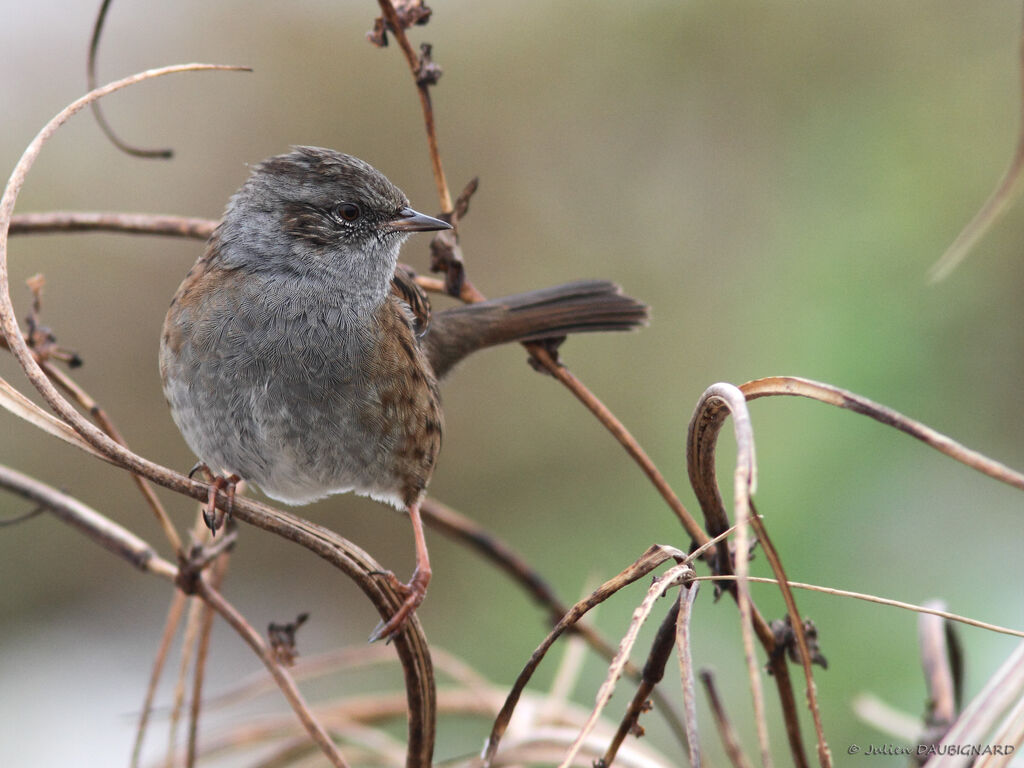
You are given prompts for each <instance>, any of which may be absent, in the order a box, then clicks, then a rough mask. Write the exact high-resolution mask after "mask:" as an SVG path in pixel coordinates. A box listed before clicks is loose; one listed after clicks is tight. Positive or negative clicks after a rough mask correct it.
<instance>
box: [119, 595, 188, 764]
mask: <svg viewBox="0 0 1024 768" xmlns="http://www.w3.org/2000/svg"><path fill="white" fill-rule="evenodd" d="M187 600H188V597H187V596H186V595H185V593H184V592H182V591H181V590H178V589H176V590H174V594H173V595H171V604H170V606H168V608H167V618H166V619H165V620H164V630H163V632H162V633H161V635H160V646H159V647H158V648H157V651H156V656H155V657H154V659H153V669H152V670H151V671H150V673H149V683H148V685H147V686H146V697H145V699H144V700H143V702H142V711H141V712H140V713H139V723H138V725H137V726H136V727H135V742H134V743H133V744H132V757H131V761H130V762H129V766H130V768H138V765H139V761H140V760H141V758H142V742H143V740H144V739H145V737H146V729H147V727H148V726H149V718H150V716H151V715H152V713H153V701H154V700H155V699H156V689H157V686H158V685H159V684H160V678H161V676H162V675H163V671H164V664H166V662H167V656H168V653H169V651H170V649H171V643H172V642H174V635H175V634H176V633H177V631H178V625H179V623H180V622H181V613H182V611H183V610H184V608H185V603H186V601H187Z"/></svg>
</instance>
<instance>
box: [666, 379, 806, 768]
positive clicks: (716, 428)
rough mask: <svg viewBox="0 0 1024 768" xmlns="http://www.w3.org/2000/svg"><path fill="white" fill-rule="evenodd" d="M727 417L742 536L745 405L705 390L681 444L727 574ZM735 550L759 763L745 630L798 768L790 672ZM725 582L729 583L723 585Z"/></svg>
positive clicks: (719, 566)
mask: <svg viewBox="0 0 1024 768" xmlns="http://www.w3.org/2000/svg"><path fill="white" fill-rule="evenodd" d="M730 413H732V414H733V415H734V416H735V415H737V414H738V415H739V418H738V419H736V420H735V421H734V423H735V431H736V443H737V457H736V470H735V473H734V482H733V494H734V503H735V508H736V512H737V518H738V521H737V528H738V529H739V530H740V531H742V529H743V528H745V527H746V525H745V522H746V520H747V519H748V518H747V515H748V502H749V495H750V494H751V493H753V489H754V486H755V483H756V466H755V463H754V450H753V435H752V430H751V428H750V417H749V413H748V412H747V408H746V403H745V400H744V398H743V396H742V393H741V392H740V390H738V389H737V388H736V387H733V386H732V385H726V384H716V385H713V386H711V387H709V388H708V389H707V390H706V391H705V392H704V394H703V395H702V396H701V398H700V400H699V401H698V403H697V407H696V409H695V411H694V414H693V417H692V418H691V419H690V426H689V430H688V433H687V442H686V463H687V471H688V473H689V476H690V484H691V486H692V487H693V490H694V493H696V495H697V500H698V502H699V503H700V506H701V509H702V510H703V512H704V517H705V520H706V522H707V528H708V531H709V532H710V533H712V534H713V535H715V537H716V539H718V545H717V552H716V556H715V558H714V560H713V565H714V569H715V572H716V573H723V574H730V575H731V571H732V555H731V552H730V548H729V544H728V542H727V541H726V540H725V537H724V536H721V533H722V532H724V531H726V530H728V526H729V519H728V516H727V515H726V512H725V506H724V504H723V502H722V497H721V494H720V493H719V492H718V482H717V480H716V478H715V446H716V445H717V442H718V434H719V432H720V431H721V429H722V425H723V424H724V423H725V419H726V417H727V416H728V415H729V414H730ZM741 521H742V522H741ZM736 550H737V553H738V554H739V558H738V562H737V574H736V586H734V587H732V588H730V589H729V593H730V594H731V595H732V596H733V598H734V599H735V600H736V601H737V603H738V605H739V609H740V615H741V625H740V628H741V631H742V632H743V642H744V655H745V658H746V660H747V673H748V676H749V677H750V684H751V690H752V691H753V693H754V697H753V698H754V711H755V719H756V721H757V728H758V739H759V743H760V747H761V756H762V762H763V763H764V764H765V765H770V764H771V763H770V759H771V758H770V756H769V755H768V748H767V741H766V740H767V724H766V722H765V720H764V717H763V714H764V710H763V706H764V704H763V698H762V697H760V696H759V692H760V690H761V685H760V677H759V674H758V669H757V666H756V663H754V661H753V654H752V648H751V647H750V636H749V629H750V628H752V629H753V630H754V632H755V633H756V634H757V637H758V640H759V641H760V643H761V645H762V647H764V649H765V651H766V652H767V654H768V665H769V668H770V669H771V674H772V677H773V678H774V680H775V686H776V690H777V691H778V694H779V702H780V704H781V705H782V713H783V721H784V722H785V725H786V736H787V738H788V739H789V749H790V754H791V756H792V758H793V761H794V763H795V764H796V765H797V766H801V767H802V766H806V765H807V764H808V763H807V756H806V754H805V752H804V746H803V736H802V735H801V732H800V721H799V717H798V714H797V706H796V699H795V697H794V695H793V688H792V684H791V682H790V678H789V667H788V666H786V660H785V657H784V655H783V654H778V653H776V642H775V636H774V633H773V632H772V630H771V627H770V626H769V625H768V622H766V621H765V620H764V617H763V616H761V614H760V613H759V612H758V610H757V608H756V606H755V605H754V603H753V601H752V600H751V598H750V594H749V588H748V587H747V586H746V582H747V580H748V579H747V578H746V572H747V556H748V555H747V553H748V547H747V545H746V537H745V536H743V537H742V538H741V537H740V536H737V544H736ZM723 581H726V582H728V581H729V580H727V579H726V580H723Z"/></svg>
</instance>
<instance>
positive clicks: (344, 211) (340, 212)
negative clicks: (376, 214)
mask: <svg viewBox="0 0 1024 768" xmlns="http://www.w3.org/2000/svg"><path fill="white" fill-rule="evenodd" d="M361 213H362V211H360V210H359V206H358V205H356V204H355V203H339V204H338V205H337V206H335V208H334V215H335V216H337V217H338V218H339V219H341V220H342V221H355V220H356V219H358V218H359V216H360V214H361Z"/></svg>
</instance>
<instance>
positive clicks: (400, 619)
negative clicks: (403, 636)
mask: <svg viewBox="0 0 1024 768" xmlns="http://www.w3.org/2000/svg"><path fill="white" fill-rule="evenodd" d="M409 519H410V520H412V534H413V537H414V538H415V540H416V570H414V571H413V572H412V578H411V579H409V583H408V584H402V583H401V582H399V581H398V579H396V578H395V576H394V574H391V573H389V574H388V576H389V577H390V578H391V580H392V585H393V586H394V587H396V589H397V590H398V592H399V593H400V594H404V595H405V600H404V602H403V603H402V604H401V605H400V606H399V607H398V610H397V611H395V613H394V615H392V617H391V618H390V619H388V620H387V622H386V623H385V622H383V621H382V622H381V623H380V624H378V625H377V628H376V629H374V630H373V633H372V634H371V635H370V642H371V643H373V642H376V641H377V640H380V639H381V638H387V639H391V638H392V637H394V636H395V634H397V633H398V631H399V630H400V629H401V628H402V626H403V625H404V624H405V622H406V621H408V619H409V617H410V616H412V612H413V611H415V610H416V608H417V607H418V606H419V604H420V603H422V602H423V598H424V597H425V596H426V594H427V585H428V584H429V583H430V558H429V557H428V555H427V540H426V538H425V537H424V535H423V521H422V520H421V519H420V504H419V502H418V501H417V502H416V503H415V504H410V505H409Z"/></svg>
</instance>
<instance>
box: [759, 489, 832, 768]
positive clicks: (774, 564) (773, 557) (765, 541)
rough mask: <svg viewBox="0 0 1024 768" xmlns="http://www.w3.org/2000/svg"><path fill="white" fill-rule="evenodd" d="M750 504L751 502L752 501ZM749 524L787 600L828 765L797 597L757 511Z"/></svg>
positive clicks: (820, 752) (823, 762)
mask: <svg viewBox="0 0 1024 768" xmlns="http://www.w3.org/2000/svg"><path fill="white" fill-rule="evenodd" d="M751 506H753V502H751ZM749 519H750V525H751V527H752V528H753V529H754V532H755V533H756V534H757V540H758V541H759V542H760V543H761V549H762V550H763V551H764V553H765V557H767V558H768V564H769V565H770V566H771V568H772V573H774V574H775V578H776V579H778V581H779V587H780V590H781V592H782V599H783V600H784V601H785V603H786V611H787V613H788V614H789V618H790V622H791V624H792V627H793V634H794V636H795V637H796V643H797V647H798V648H799V649H800V664H801V666H802V667H803V668H804V680H805V681H806V683H807V689H806V690H807V708H808V709H810V710H811V718H812V719H813V721H814V733H815V736H816V737H817V740H818V762H819V763H820V764H821V766H822V768H828V767H829V766H831V765H832V754H831V752H830V751H829V748H828V742H827V741H826V740H825V726H824V725H823V724H822V722H821V709H820V707H819V705H818V690H817V686H816V685H815V683H814V672H813V670H812V669H811V663H812V661H813V657H812V655H811V650H810V647H809V645H808V643H807V632H806V631H805V629H804V620H803V618H802V617H801V616H800V611H799V610H798V609H797V607H796V598H794V597H793V590H791V589H790V588H789V582H788V580H787V578H786V570H785V568H784V567H783V565H782V558H780V557H779V553H778V550H776V549H775V544H774V543H773V542H772V540H771V538H770V537H769V536H768V530H767V529H766V528H765V526H764V522H763V521H762V520H761V517H760V515H757V514H756V513H755V514H753V515H751V516H750V518H749Z"/></svg>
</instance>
